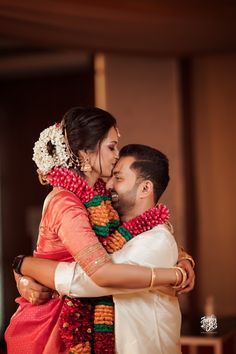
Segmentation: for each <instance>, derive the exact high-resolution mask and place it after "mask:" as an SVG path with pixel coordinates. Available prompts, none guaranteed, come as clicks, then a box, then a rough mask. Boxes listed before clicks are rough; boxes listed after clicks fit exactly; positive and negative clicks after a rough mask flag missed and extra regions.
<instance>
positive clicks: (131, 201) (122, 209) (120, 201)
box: [111, 186, 137, 218]
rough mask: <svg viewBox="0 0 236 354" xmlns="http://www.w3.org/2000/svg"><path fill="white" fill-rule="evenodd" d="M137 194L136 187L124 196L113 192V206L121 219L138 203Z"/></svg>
mask: <svg viewBox="0 0 236 354" xmlns="http://www.w3.org/2000/svg"><path fill="white" fill-rule="evenodd" d="M136 192H137V187H136V186H135V187H134V188H132V190H130V191H129V192H127V193H124V194H121V193H120V194H118V193H117V192H116V191H115V190H112V192H111V194H112V205H113V207H114V209H116V211H117V212H118V214H119V216H120V217H121V218H122V216H125V215H126V214H127V213H128V212H129V211H130V210H131V209H133V208H134V206H135V203H136Z"/></svg>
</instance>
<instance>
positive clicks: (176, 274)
mask: <svg viewBox="0 0 236 354" xmlns="http://www.w3.org/2000/svg"><path fill="white" fill-rule="evenodd" d="M172 269H174V271H175V277H176V281H175V284H174V285H173V286H174V287H177V285H178V284H179V272H178V270H177V269H176V267H173V268H172Z"/></svg>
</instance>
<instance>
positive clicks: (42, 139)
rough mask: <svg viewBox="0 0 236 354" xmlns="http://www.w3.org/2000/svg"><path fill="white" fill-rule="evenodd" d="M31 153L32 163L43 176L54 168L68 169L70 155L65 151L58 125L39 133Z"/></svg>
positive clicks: (63, 139)
mask: <svg viewBox="0 0 236 354" xmlns="http://www.w3.org/2000/svg"><path fill="white" fill-rule="evenodd" d="M49 143H51V144H52V153H51V154H49V152H48V144H49ZM33 151H34V154H33V161H34V162H35V163H36V165H37V167H38V169H39V170H40V171H41V172H42V173H44V174H46V173H48V172H49V171H50V170H51V169H52V168H54V167H56V166H61V167H66V168H67V167H69V162H68V161H69V158H70V155H69V153H68V151H67V147H66V143H65V137H64V135H63V132H62V127H61V124H60V123H56V124H54V125H52V126H50V127H49V128H46V129H44V130H43V131H42V132H41V134H40V136H39V140H38V141H36V143H35V144H34V149H33Z"/></svg>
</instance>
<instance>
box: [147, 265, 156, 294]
mask: <svg viewBox="0 0 236 354" xmlns="http://www.w3.org/2000/svg"><path fill="white" fill-rule="evenodd" d="M156 276H157V274H156V272H155V268H151V283H150V286H149V289H150V290H151V289H152V288H153V285H154V282H155V280H156Z"/></svg>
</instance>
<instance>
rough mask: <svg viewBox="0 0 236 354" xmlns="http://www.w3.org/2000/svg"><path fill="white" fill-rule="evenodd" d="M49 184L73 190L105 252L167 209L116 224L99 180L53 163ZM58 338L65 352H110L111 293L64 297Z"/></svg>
mask: <svg viewBox="0 0 236 354" xmlns="http://www.w3.org/2000/svg"><path fill="white" fill-rule="evenodd" d="M47 180H48V182H49V184H50V185H51V186H53V187H62V188H65V189H66V190H69V191H71V192H73V193H74V194H75V195H76V196H77V197H78V198H79V199H80V200H81V201H82V202H83V204H84V205H85V207H86V208H87V212H88V216H89V219H90V222H91V225H92V228H93V230H94V231H95V233H96V235H97V236H98V239H99V240H100V242H101V243H102V244H103V246H104V248H105V249H106V250H107V252H108V253H113V252H115V251H117V250H120V249H121V248H122V247H123V245H124V244H125V243H126V242H128V241H129V240H131V239H132V238H133V237H135V236H137V235H139V234H140V233H142V232H145V231H147V230H150V229H152V228H153V227H154V226H157V225H158V224H164V223H165V222H166V221H167V220H168V218H169V211H168V209H167V208H166V207H165V206H164V205H161V204H160V205H158V206H157V207H154V208H151V209H149V210H147V211H146V212H144V213H143V214H141V215H139V216H137V217H136V218H134V219H132V220H129V221H127V222H125V223H123V224H122V225H120V222H119V217H118V214H117V212H116V211H115V210H114V209H113V208H112V205H111V196H109V195H108V192H107V191H106V189H105V184H104V182H103V181H101V180H99V181H98V182H97V183H96V185H95V186H94V188H92V187H90V186H89V185H88V184H87V182H86V181H85V180H84V179H83V178H82V177H81V176H78V175H76V174H75V173H74V172H73V171H71V170H68V169H65V168H61V167H55V168H54V169H53V170H51V171H49V173H48V175H47ZM60 327H61V338H62V339H63V341H64V343H65V345H66V347H67V348H69V353H87V354H89V353H91V351H92V348H93V350H94V353H95V354H104V353H107V354H113V353H114V341H115V338H114V304H113V301H112V297H104V298H97V299H71V298H66V299H65V301H64V305H63V308H62V313H61V318H60Z"/></svg>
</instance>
